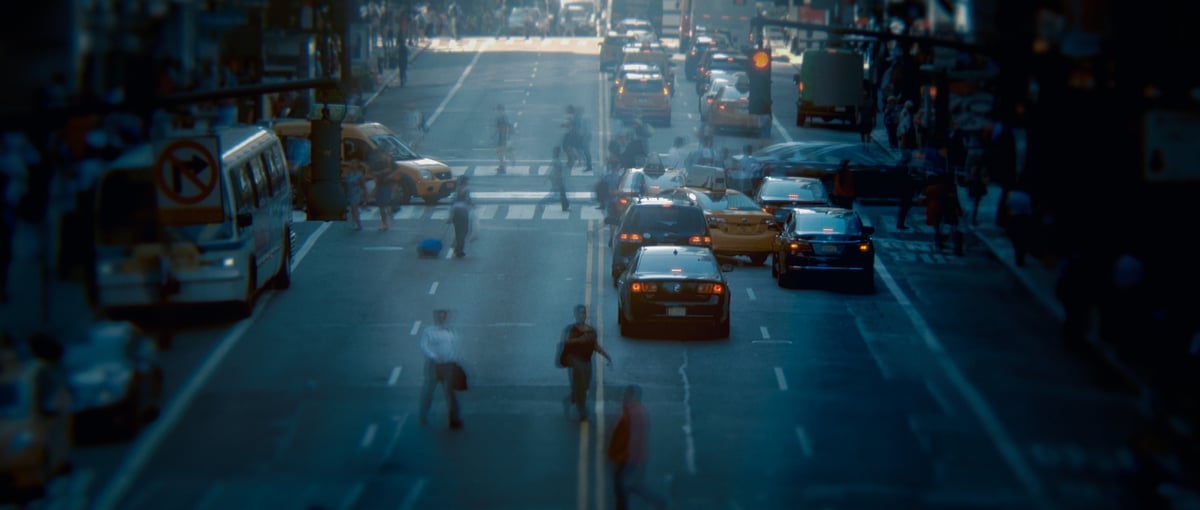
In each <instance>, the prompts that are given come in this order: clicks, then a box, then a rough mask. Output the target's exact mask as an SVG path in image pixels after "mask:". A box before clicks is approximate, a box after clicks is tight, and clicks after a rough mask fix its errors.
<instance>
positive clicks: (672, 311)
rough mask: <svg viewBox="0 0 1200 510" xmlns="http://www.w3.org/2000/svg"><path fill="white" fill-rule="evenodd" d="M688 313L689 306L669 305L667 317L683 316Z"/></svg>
mask: <svg viewBox="0 0 1200 510" xmlns="http://www.w3.org/2000/svg"><path fill="white" fill-rule="evenodd" d="M685 315H687V308H684V307H682V306H668V307H667V317H683V316H685Z"/></svg>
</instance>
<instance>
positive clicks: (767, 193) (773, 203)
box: [754, 177, 833, 224]
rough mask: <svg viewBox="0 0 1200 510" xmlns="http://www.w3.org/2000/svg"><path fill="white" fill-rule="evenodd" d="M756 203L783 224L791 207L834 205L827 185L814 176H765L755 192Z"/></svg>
mask: <svg viewBox="0 0 1200 510" xmlns="http://www.w3.org/2000/svg"><path fill="white" fill-rule="evenodd" d="M754 203H756V204H758V206H759V207H761V208H762V210H763V211H764V212H766V213H768V214H771V215H772V216H774V217H775V221H776V222H778V223H781V224H782V223H783V222H784V220H786V219H787V214H788V208H790V207H808V206H816V207H822V206H832V205H833V203H832V202H830V201H829V192H827V191H826V188H825V185H824V184H822V183H821V180H820V179H815V178H812V177H764V178H763V180H762V183H760V184H759V186H758V190H757V191H755V192H754Z"/></svg>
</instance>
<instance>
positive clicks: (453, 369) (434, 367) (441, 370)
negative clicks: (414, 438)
mask: <svg viewBox="0 0 1200 510" xmlns="http://www.w3.org/2000/svg"><path fill="white" fill-rule="evenodd" d="M449 316H450V312H449V311H447V310H434V312H433V324H432V325H430V326H427V327H426V328H425V329H424V330H423V331H421V353H422V354H424V356H425V380H424V383H423V384H422V385H421V408H420V412H419V413H418V415H417V416H418V419H419V421H420V423H421V425H425V424H426V423H427V422H428V416H429V407H430V404H432V402H433V388H434V387H435V386H437V385H438V383H441V385H442V389H443V390H445V393H446V407H447V409H448V410H449V421H450V428H452V429H459V428H462V419H461V417H460V416H459V409H458V399H457V398H455V391H458V390H465V389H467V388H466V386H467V384H466V382H467V380H466V372H464V371H463V369H462V365H461V364H460V363H459V357H458V335H457V334H456V333H455V332H454V330H453V329H452V328H451V327H450V324H449Z"/></svg>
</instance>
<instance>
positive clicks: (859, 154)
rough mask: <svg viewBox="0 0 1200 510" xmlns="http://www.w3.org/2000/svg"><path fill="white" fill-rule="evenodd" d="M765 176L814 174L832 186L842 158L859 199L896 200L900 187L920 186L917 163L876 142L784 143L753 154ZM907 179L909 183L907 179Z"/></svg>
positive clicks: (902, 188)
mask: <svg viewBox="0 0 1200 510" xmlns="http://www.w3.org/2000/svg"><path fill="white" fill-rule="evenodd" d="M754 159H755V160H756V161H758V164H759V165H761V167H760V168H762V171H763V175H770V176H774V177H785V176H786V177H813V178H816V179H820V180H821V181H822V182H824V183H825V186H826V187H827V188H829V189H832V186H833V176H834V174H835V173H836V172H837V169H838V167H839V166H840V165H841V163H842V161H843V160H846V161H849V162H850V171H851V173H852V175H853V176H854V190H855V195H856V196H857V197H858V198H860V199H864V198H865V199H889V200H890V199H895V198H897V197H898V196H899V193H900V191H901V190H907V189H916V188H917V187H919V186H920V181H921V179H922V176H921V175H920V172H913V171H910V166H912V165H915V164H916V163H915V162H914V163H912V164H909V163H904V162H901V160H900V159H898V158H897V157H895V156H893V155H892V154H891V152H889V151H887V150H886V149H884V148H883V147H881V146H879V145H877V144H864V143H860V142H824V141H807V142H782V143H777V144H773V145H769V146H767V147H764V148H762V149H760V150H758V151H757V152H755V153H754ZM906 181H907V182H906Z"/></svg>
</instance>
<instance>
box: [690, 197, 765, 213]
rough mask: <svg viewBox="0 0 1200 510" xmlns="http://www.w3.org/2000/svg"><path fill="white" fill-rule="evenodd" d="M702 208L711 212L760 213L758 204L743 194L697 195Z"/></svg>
mask: <svg viewBox="0 0 1200 510" xmlns="http://www.w3.org/2000/svg"><path fill="white" fill-rule="evenodd" d="M696 195H697V196H698V197H699V199H700V206H701V207H703V208H704V209H706V210H709V211H758V210H760V209H759V207H758V204H756V203H754V201H753V200H750V197H748V196H746V195H743V194H741V193H697V194H696Z"/></svg>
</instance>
